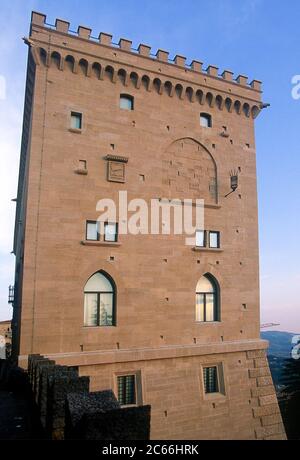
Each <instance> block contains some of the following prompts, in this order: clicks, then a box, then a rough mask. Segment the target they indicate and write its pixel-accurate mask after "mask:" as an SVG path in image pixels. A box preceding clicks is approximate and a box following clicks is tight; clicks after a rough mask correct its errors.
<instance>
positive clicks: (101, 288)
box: [84, 272, 113, 292]
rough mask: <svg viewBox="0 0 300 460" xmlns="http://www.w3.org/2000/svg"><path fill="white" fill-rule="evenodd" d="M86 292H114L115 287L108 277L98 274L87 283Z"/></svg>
mask: <svg viewBox="0 0 300 460" xmlns="http://www.w3.org/2000/svg"><path fill="white" fill-rule="evenodd" d="M84 292H113V287H112V284H111V282H110V281H109V280H108V279H107V277H106V276H104V275H103V274H102V273H99V272H98V273H95V274H94V275H93V276H91V277H90V279H89V280H88V281H87V283H86V285H85V288H84Z"/></svg>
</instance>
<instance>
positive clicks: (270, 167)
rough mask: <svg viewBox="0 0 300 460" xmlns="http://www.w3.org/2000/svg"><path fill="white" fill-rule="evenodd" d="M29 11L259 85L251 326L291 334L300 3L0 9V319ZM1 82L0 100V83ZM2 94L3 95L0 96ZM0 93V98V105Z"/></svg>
mask: <svg viewBox="0 0 300 460" xmlns="http://www.w3.org/2000/svg"><path fill="white" fill-rule="evenodd" d="M31 10H36V11H40V12H43V13H45V14H46V15H47V22H49V23H52V24H53V23H54V22H55V19H56V18H57V17H59V18H62V19H67V20H68V21H69V22H70V23H71V29H72V30H77V27H78V25H86V26H89V27H91V28H92V29H93V35H94V36H98V34H99V32H100V31H103V32H109V33H112V34H113V40H114V41H115V42H118V40H119V38H120V37H123V38H129V39H131V40H132V41H133V46H134V47H137V46H138V44H139V43H145V44H148V45H151V46H152V52H154V53H155V52H156V50H157V49H158V48H162V49H165V50H167V51H169V52H170V57H173V56H174V55H175V54H182V55H184V56H186V57H187V60H188V62H189V61H191V60H192V59H198V60H201V61H203V62H204V63H205V65H209V64H214V65H217V66H218V67H219V68H220V71H222V70H224V69H231V70H232V71H234V73H235V74H236V75H238V74H239V73H241V74H245V75H248V76H249V78H250V79H253V78H256V79H259V80H262V81H263V89H264V100H265V101H267V102H270V103H271V108H270V109H268V110H266V111H264V112H263V114H262V115H261V116H260V117H259V118H258V119H257V122H256V142H257V168H258V183H259V221H260V267H261V268H260V274H261V317H262V321H263V322H279V323H281V326H280V327H279V328H278V329H281V330H288V331H292V332H300V300H299V299H300V249H299V246H300V245H299V242H298V234H299V227H298V224H299V212H300V209H299V204H300V198H299V169H300V168H299V166H300V152H299V133H300V129H299V122H300V119H299V115H300V100H294V99H293V98H292V96H291V90H292V84H291V79H292V77H293V76H294V75H300V28H299V22H300V2H299V0H289V1H288V2H282V1H279V0H241V1H239V2H238V1H237V0H209V1H207V0H185V1H184V2H183V1H179V0H172V1H171V0H164V1H162V0H160V1H158V0H151V1H150V0H149V1H148V0H145V1H143V0H139V1H138V0H124V1H123V0H110V1H102V0H86V1H85V2H83V1H82V0H80V1H79V0H72V1H71V0H60V1H51V2H50V1H46V0H36V1H35V0H27V1H26V2H24V1H23V0H9V1H8V0H1V7H0V31H1V37H0V152H1V157H2V161H1V168H0V217H1V225H0V320H2V319H6V318H8V317H10V315H11V308H10V307H9V306H8V305H7V289H8V288H7V287H8V285H9V284H12V283H13V267H14V257H13V256H12V255H11V254H10V251H11V249H12V232H13V224H14V210H15V209H14V207H15V205H14V203H12V202H11V201H10V200H11V199H12V198H14V197H15V196H16V190H17V174H18V162H19V150H20V137H21V123H22V111H23V100H24V84H25V71H26V58H27V49H26V46H25V45H24V44H23V42H22V40H21V37H23V36H25V35H28V29H29V21H30V15H31ZM4 81H5V82H6V94H5V98H3V91H2V93H1V84H2V86H3V82H4ZM2 89H3V88H2ZM1 94H2V97H1Z"/></svg>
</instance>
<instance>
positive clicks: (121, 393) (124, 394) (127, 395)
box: [118, 375, 136, 406]
mask: <svg viewBox="0 0 300 460" xmlns="http://www.w3.org/2000/svg"><path fill="white" fill-rule="evenodd" d="M118 400H119V403H120V404H121V406H128V405H129V404H136V398H135V375H122V376H120V377H118Z"/></svg>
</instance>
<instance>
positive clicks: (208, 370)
mask: <svg viewBox="0 0 300 460" xmlns="http://www.w3.org/2000/svg"><path fill="white" fill-rule="evenodd" d="M203 378H204V388H205V393H218V392H219V385H218V370H217V367H205V368H204V369H203Z"/></svg>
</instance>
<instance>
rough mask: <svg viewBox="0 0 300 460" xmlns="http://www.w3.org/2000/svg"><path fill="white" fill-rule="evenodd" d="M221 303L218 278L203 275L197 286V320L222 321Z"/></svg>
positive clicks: (205, 321)
mask: <svg viewBox="0 0 300 460" xmlns="http://www.w3.org/2000/svg"><path fill="white" fill-rule="evenodd" d="M219 303H220V301H219V287H218V284H217V282H216V280H215V279H214V278H213V277H212V276H211V275H209V274H206V275H204V276H202V278H200V280H199V281H198V283H197V287H196V321H197V322H200V323H208V322H214V321H220V314H219Z"/></svg>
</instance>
